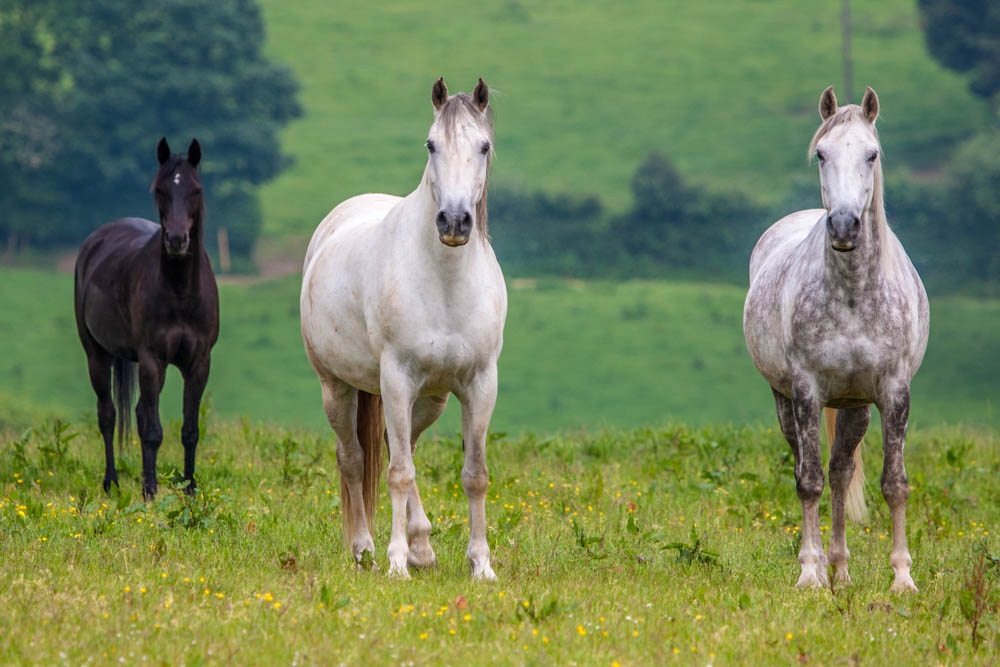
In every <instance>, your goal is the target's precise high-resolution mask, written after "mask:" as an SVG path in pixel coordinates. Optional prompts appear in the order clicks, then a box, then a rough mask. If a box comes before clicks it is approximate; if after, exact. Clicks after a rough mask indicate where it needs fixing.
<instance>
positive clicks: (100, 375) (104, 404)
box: [84, 340, 118, 493]
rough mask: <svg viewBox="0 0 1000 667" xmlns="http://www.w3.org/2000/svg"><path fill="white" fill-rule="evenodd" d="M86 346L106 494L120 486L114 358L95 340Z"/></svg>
mask: <svg viewBox="0 0 1000 667" xmlns="http://www.w3.org/2000/svg"><path fill="white" fill-rule="evenodd" d="M88 342H89V344H85V345H84V351H85V352H86V353H87V368H88V370H89V371H90V385H91V386H92V387H93V388H94V393H95V394H97V426H98V427H99V428H100V429H101V436H102V437H103V438H104V492H105V493H108V492H109V491H110V490H111V484H112V483H114V485H115V486H118V471H117V470H115V447H114V436H115V403H114V401H113V400H112V399H111V362H112V360H113V358H112V356H111V355H110V354H108V353H107V352H105V351H104V350H103V349H102V348H101V347H100V346H98V345H97V343H96V342H95V341H93V340H91V341H88Z"/></svg>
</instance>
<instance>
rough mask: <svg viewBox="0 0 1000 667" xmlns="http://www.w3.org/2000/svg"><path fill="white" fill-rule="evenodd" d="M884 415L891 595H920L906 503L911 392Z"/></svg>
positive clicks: (901, 394)
mask: <svg viewBox="0 0 1000 667" xmlns="http://www.w3.org/2000/svg"><path fill="white" fill-rule="evenodd" d="M878 409H879V412H880V413H881V415H882V449H883V456H884V461H883V465H882V495H883V496H884V497H885V501H886V502H887V503H888V504H889V511H890V513H891V515H892V554H891V555H890V556H889V562H890V563H891V564H892V569H893V571H894V572H895V578H894V579H893V582H892V587H891V588H890V590H891V591H893V592H895V593H901V592H905V591H916V590H917V586H916V584H914V583H913V578H912V577H911V576H910V566H911V565H913V560H912V559H911V558H910V552H909V550H908V549H907V548H906V501H907V500H908V499H909V497H910V486H909V480H908V479H907V477H906V468H905V467H904V466H903V446H904V443H905V440H906V424H907V420H908V419H909V416H910V390H909V388H904V389H902V390H900V391H898V392H896V393H895V394H893V395H891V396H889V397H888V398H887V399H886V400H885V401H884V402H881V403H879V406H878Z"/></svg>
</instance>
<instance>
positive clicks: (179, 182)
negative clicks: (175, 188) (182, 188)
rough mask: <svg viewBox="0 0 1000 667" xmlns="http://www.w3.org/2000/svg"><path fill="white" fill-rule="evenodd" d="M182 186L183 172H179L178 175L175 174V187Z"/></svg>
mask: <svg viewBox="0 0 1000 667" xmlns="http://www.w3.org/2000/svg"><path fill="white" fill-rule="evenodd" d="M180 184H181V172H177V173H176V174H174V185H180Z"/></svg>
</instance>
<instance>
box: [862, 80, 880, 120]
mask: <svg viewBox="0 0 1000 667" xmlns="http://www.w3.org/2000/svg"><path fill="white" fill-rule="evenodd" d="M861 110H862V111H863V112H864V113H865V118H867V119H868V122H869V123H871V124H873V125H874V124H875V119H876V118H878V95H876V94H875V91H874V90H872V87H871V86H867V87H866V89H865V96H864V98H862V100H861Z"/></svg>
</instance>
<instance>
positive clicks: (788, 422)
mask: <svg viewBox="0 0 1000 667" xmlns="http://www.w3.org/2000/svg"><path fill="white" fill-rule="evenodd" d="M774 401H775V405H776V407H777V409H778V421H779V423H780V424H781V430H782V433H784V434H785V439H786V440H788V444H789V445H790V446H791V447H792V452H793V453H794V454H795V487H796V490H797V491H798V494H799V501H800V502H801V503H802V545H801V546H800V548H799V565H800V567H801V573H800V574H799V580H798V582H797V583H796V584H795V587H796V588H807V587H810V586H824V585H826V554H825V553H824V552H823V538H822V536H821V535H820V532H819V498H820V496H821V495H822V494H823V485H824V478H823V462H822V459H821V457H820V448H819V417H820V409H821V406H820V403H819V401H818V400H817V398H816V396H815V393H814V392H813V391H812V388H811V387H810V386H809V384H808V383H807V382H797V383H796V385H795V387H794V395H793V398H792V399H789V398H787V397H786V396H784V395H782V394H781V393H779V392H777V391H775V392H774Z"/></svg>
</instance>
